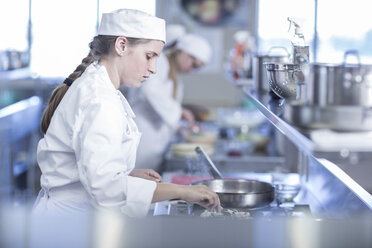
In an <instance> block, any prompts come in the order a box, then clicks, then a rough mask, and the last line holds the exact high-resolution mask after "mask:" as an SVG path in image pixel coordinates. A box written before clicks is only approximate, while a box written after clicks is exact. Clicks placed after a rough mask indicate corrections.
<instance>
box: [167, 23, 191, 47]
mask: <svg viewBox="0 0 372 248" xmlns="http://www.w3.org/2000/svg"><path fill="white" fill-rule="evenodd" d="M185 34H186V28H185V27H184V26H182V25H180V24H169V25H167V45H168V46H169V45H172V44H173V43H174V42H176V41H177V39H179V38H180V37H182V36H184V35H185Z"/></svg>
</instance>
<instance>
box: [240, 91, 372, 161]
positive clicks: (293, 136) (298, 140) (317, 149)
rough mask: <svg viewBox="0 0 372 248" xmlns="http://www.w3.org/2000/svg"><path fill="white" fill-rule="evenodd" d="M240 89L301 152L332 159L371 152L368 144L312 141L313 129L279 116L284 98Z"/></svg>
mask: <svg viewBox="0 0 372 248" xmlns="http://www.w3.org/2000/svg"><path fill="white" fill-rule="evenodd" d="M242 90H243V92H244V93H245V94H246V95H247V97H248V98H249V99H250V100H251V101H252V103H253V104H254V105H255V106H256V107H257V108H258V109H259V110H260V111H261V113H262V114H264V115H265V116H266V118H267V119H268V120H269V121H270V122H271V123H272V124H273V125H274V126H275V127H276V128H277V129H278V130H279V131H280V132H282V133H283V134H284V135H285V136H286V137H287V138H288V139H289V140H290V141H291V142H292V143H293V144H294V145H296V146H297V147H298V149H299V150H300V151H301V152H304V153H306V154H311V155H314V156H316V157H321V158H327V159H332V160H334V161H335V160H336V161H337V160H340V159H342V157H345V156H344V155H345V153H346V154H350V153H353V152H354V153H355V152H357V153H364V156H365V154H366V153H367V154H372V150H371V148H370V146H368V147H361V146H356V147H355V146H352V144H348V143H345V144H337V146H334V147H332V146H322V145H319V144H317V143H315V142H313V140H311V138H310V133H311V132H313V130H299V129H297V128H296V127H294V126H292V125H290V124H288V123H287V122H286V121H285V120H283V119H282V118H281V115H282V114H283V111H285V104H284V101H285V100H283V99H272V98H271V97H270V96H269V95H257V94H255V93H254V92H252V91H251V90H250V88H248V87H242ZM340 135H342V134H340Z"/></svg>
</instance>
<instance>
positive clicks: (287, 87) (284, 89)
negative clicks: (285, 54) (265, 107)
mask: <svg viewBox="0 0 372 248" xmlns="http://www.w3.org/2000/svg"><path fill="white" fill-rule="evenodd" d="M264 65H265V67H266V71H267V78H268V81H269V85H270V88H271V90H272V91H273V92H274V93H275V94H277V95H278V96H279V97H281V98H284V99H296V94H297V83H301V82H303V80H304V79H303V78H304V76H303V73H302V71H301V68H300V65H298V64H282V63H271V62H269V63H264Z"/></svg>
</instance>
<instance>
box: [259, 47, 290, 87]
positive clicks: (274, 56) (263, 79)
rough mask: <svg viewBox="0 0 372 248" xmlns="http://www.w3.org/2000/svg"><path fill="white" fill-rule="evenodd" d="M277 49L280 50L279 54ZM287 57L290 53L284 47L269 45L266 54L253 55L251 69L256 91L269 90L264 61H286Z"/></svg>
mask: <svg viewBox="0 0 372 248" xmlns="http://www.w3.org/2000/svg"><path fill="white" fill-rule="evenodd" d="M279 49H280V50H282V52H281V53H280V54H279V53H278V50H279ZM274 51H276V52H274ZM283 51H284V53H283ZM289 57H290V54H289V53H288V51H287V49H286V48H285V47H271V48H270V49H269V51H268V52H267V53H266V54H263V55H258V54H257V55H255V56H254V58H253V65H252V67H253V68H252V69H253V80H254V86H255V90H256V91H257V92H260V93H267V92H269V90H270V87H269V82H268V80H267V73H266V68H265V65H264V63H266V62H273V63H274V62H277V63H288V62H289Z"/></svg>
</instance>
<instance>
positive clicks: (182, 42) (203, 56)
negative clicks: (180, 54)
mask: <svg viewBox="0 0 372 248" xmlns="http://www.w3.org/2000/svg"><path fill="white" fill-rule="evenodd" d="M176 48H177V49H179V50H182V51H184V52H185V53H188V54H190V55H191V56H193V57H195V58H197V59H199V60H201V61H202V62H204V63H207V62H208V61H209V59H210V58H211V55H212V49H211V46H210V45H209V43H208V41H207V40H206V39H204V38H203V37H201V36H198V35H195V34H187V35H185V36H183V37H180V38H179V39H178V41H177V44H176Z"/></svg>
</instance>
